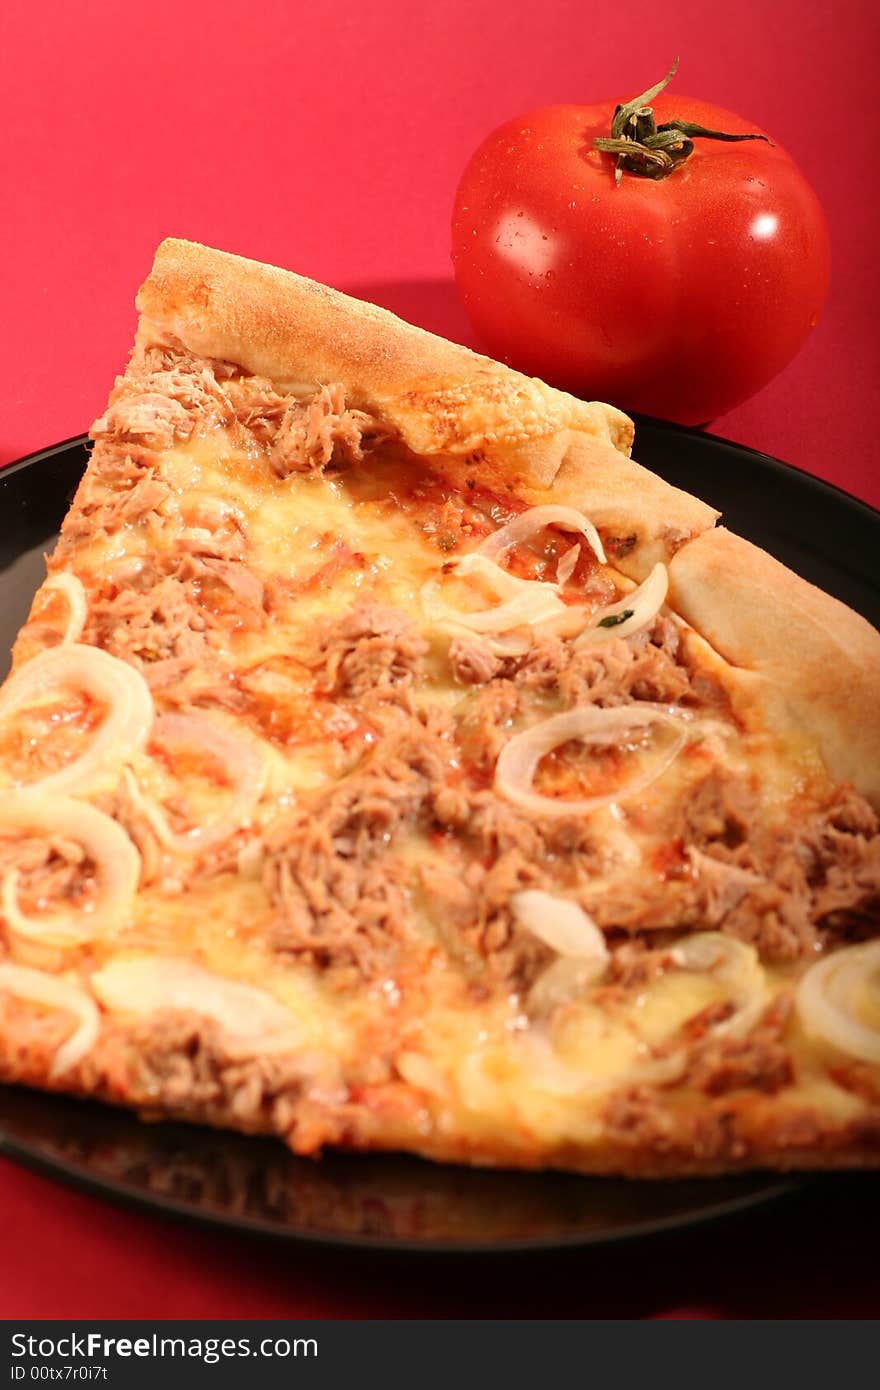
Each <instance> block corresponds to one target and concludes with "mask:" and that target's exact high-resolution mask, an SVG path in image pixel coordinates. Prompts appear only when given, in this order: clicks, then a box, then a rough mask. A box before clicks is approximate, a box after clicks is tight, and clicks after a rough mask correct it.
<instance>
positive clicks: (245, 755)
mask: <svg viewBox="0 0 880 1390" xmlns="http://www.w3.org/2000/svg"><path fill="white" fill-rule="evenodd" d="M152 738H153V741H154V742H157V743H161V744H163V745H164V746H165V747H167V748H172V749H173V748H190V749H192V748H195V749H197V750H198V751H199V752H200V753H208V754H210V755H211V756H212V757H214V758H215V759H216V760H217V762H218V763H220V764H221V766H222V767H223V768H224V770H225V771H226V772H227V773H228V775H229V779H230V781H231V783H232V796H231V798H230V801H229V805H228V806H227V807H226V809H225V810H224V811H221V812H219V813H218V814H217V815H215V816H212V817H211V819H210V820H208V821H206V822H205V823H204V824H202V825H196V826H193V828H192V829H191V830H187V831H185V832H184V833H182V834H179V833H177V832H175V831H173V830H172V829H171V827H170V825H169V824H168V818H167V816H166V815H165V812H164V811H163V810H162V808H161V806H159V805H158V803H157V802H156V801H155V800H153V798H152V797H149V796H147V795H146V793H144V792H143V791H141V789H140V787H139V786H138V784H137V782H136V781H135V779H134V777H133V776H132V774H131V772H130V771H128V770H126V773H125V774H124V775H125V781H126V786H127V788H128V792H129V795H130V797H131V799H132V801H133V802H134V803H135V805H136V806H137V807H138V808H139V809H140V811H141V812H142V813H143V815H144V816H145V818H146V819H147V820H148V821H149V823H150V825H151V826H152V828H153V830H154V831H155V833H156V838H157V839H158V840H159V841H160V842H161V843H162V844H163V845H165V847H166V848H167V849H170V850H173V851H174V852H175V853H176V854H198V853H200V852H201V851H202V850H203V849H207V848H208V847H209V846H210V845H218V844H221V843H222V842H223V841H224V840H228V839H229V838H230V836H232V835H234V834H235V832H236V831H237V830H240V829H241V828H242V826H243V825H245V824H247V822H248V820H249V819H250V816H251V815H252V813H253V811H254V809H255V807H256V805H257V803H258V802H259V800H260V797H261V796H262V794H263V789H264V787H265V785H266V775H267V766H266V759H265V757H264V756H263V753H262V751H261V749H260V748H258V747H257V745H256V744H254V743H251V742H250V740H248V739H246V738H245V737H244V736H243V735H241V734H239V733H232V732H230V730H228V729H224V728H222V727H221V726H220V725H219V724H216V723H214V721H213V720H211V719H208V718H207V717H206V716H205V715H201V714H163V715H160V717H159V718H158V719H157V720H156V723H155V726H154V728H153V734H152Z"/></svg>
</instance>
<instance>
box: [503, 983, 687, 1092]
mask: <svg viewBox="0 0 880 1390" xmlns="http://www.w3.org/2000/svg"><path fill="white" fill-rule="evenodd" d="M559 964H562V962H561V961H560V962H559ZM523 1045H524V1046H525V1047H526V1048H527V1050H528V1055H529V1062H528V1066H529V1073H530V1075H531V1076H532V1077H539V1078H540V1083H541V1090H543V1091H546V1092H547V1093H548V1094H549V1095H552V1096H578V1095H582V1096H585V1097H586V1096H593V1095H601V1094H602V1093H603V1092H606V1091H626V1090H629V1088H630V1087H632V1086H669V1085H672V1084H674V1083H675V1082H676V1081H678V1080H679V1079H680V1078H681V1077H682V1076H683V1075H684V1072H685V1069H686V1064H687V1059H686V1057H685V1056H684V1054H683V1053H671V1054H668V1055H667V1056H665V1057H652V1056H647V1057H645V1058H644V1060H641V1061H636V1062H633V1063H632V1065H631V1066H629V1067H626V1068H625V1069H624V1070H623V1071H621V1072H618V1073H617V1074H616V1075H615V1074H611V1075H609V1076H589V1075H587V1076H585V1075H584V1074H583V1072H581V1071H579V1070H578V1069H577V1068H576V1067H573V1066H571V1065H570V1063H568V1062H565V1061H563V1059H562V1058H561V1057H560V1056H559V1055H558V1054H557V1052H556V1050H555V1048H554V1046H553V1044H552V1042H551V1041H550V1039H549V1038H548V1037H547V1036H546V1035H545V1034H543V1033H537V1032H533V1033H530V1034H527V1035H525V1037H524V1040H523ZM645 1050H646V1051H647V1049H645ZM477 1055H478V1054H477Z"/></svg>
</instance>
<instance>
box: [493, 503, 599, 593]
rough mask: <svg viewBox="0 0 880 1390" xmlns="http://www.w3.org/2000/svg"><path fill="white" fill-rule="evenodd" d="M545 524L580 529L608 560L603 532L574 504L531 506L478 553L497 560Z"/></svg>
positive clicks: (496, 533)
mask: <svg viewBox="0 0 880 1390" xmlns="http://www.w3.org/2000/svg"><path fill="white" fill-rule="evenodd" d="M545 526H558V527H559V528H560V530H562V531H577V532H579V533H580V535H582V536H583V538H584V540H585V541H586V542H587V545H588V546H589V547H590V549H591V550H592V552H593V554H594V555H595V557H596V559H597V560H598V561H599V564H600V565H604V564H606V563H607V561H606V559H605V551H604V550H603V549H602V542H601V540H600V539H599V532H598V531H597V530H596V528H595V526H594V525H593V523H592V521H590V520H589V519H588V518H587V517H585V516H584V514H583V512H579V511H576V510H575V508H574V507H561V506H557V505H554V504H553V503H550V504H548V505H546V506H541V507H529V509H528V511H525V512H520V514H519V516H515V517H514V518H513V520H512V521H509V522H508V523H507V525H506V526H502V527H501V528H500V530H498V531H494V532H493V533H492V535H491V536H487V537H486V539H485V540H484V541H483V543H482V545H481V546H480V547H479V549H478V551H477V554H478V555H485V556H486V557H487V559H489V560H497V559H498V558H499V556H501V555H504V554H505V552H506V551H508V550H510V549H512V547H513V546H515V545H521V544H522V542H523V541H525V540H528V539H529V537H530V536H533V535H534V534H535V532H536V531H542V530H543V529H544V527H545ZM572 568H573V566H572ZM560 582H564V581H560Z"/></svg>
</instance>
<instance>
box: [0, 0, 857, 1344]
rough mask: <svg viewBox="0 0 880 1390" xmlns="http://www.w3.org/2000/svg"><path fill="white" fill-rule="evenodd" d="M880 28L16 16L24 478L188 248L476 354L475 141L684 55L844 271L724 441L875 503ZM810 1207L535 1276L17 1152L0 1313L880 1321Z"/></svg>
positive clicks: (820, 1213)
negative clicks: (816, 217)
mask: <svg viewBox="0 0 880 1390" xmlns="http://www.w3.org/2000/svg"><path fill="white" fill-rule="evenodd" d="M878 30H880V20H878V12H877V7H876V5H874V4H873V3H872V0H813V3H809V0H740V3H739V4H738V5H736V6H727V7H723V8H722V7H720V6H708V5H706V4H705V3H703V0H678V3H677V4H676V5H675V6H674V7H673V11H672V12H671V14H670V11H669V10H668V8H667V7H663V6H661V5H658V4H656V3H652V4H645V3H642V0H631V3H629V4H627V5H625V6H623V5H616V4H612V3H611V0H595V2H594V3H590V4H584V0H542V3H541V4H516V3H515V0H507V3H501V0H446V3H444V4H437V5H435V6H433V7H426V8H424V9H423V8H421V7H416V6H413V5H412V4H411V3H408V2H407V3H404V0H376V3H374V4H373V5H370V6H366V5H363V4H361V3H359V2H358V0H334V3H333V4H332V5H331V4H327V3H325V0H311V3H309V4H307V5H306V4H300V3H294V2H293V0H290V2H288V3H284V0H260V3H259V4H236V5H235V6H231V5H230V6H224V5H222V4H217V3H216V0H215V3H213V4H210V5H209V4H208V3H206V0H188V3H181V0H153V3H152V4H151V5H150V6H148V7H147V6H128V5H120V4H119V3H118V0H91V3H84V0H79V3H77V2H76V0H67V3H64V0H44V3H43V4H41V5H35V4H34V3H33V0H4V3H3V4H2V6H0V68H2V80H0V237H2V256H0V325H2V327H0V382H2V387H0V399H2V410H0V462H9V461H10V460H11V459H14V458H17V457H19V456H20V455H21V454H24V453H26V452H28V451H30V450H33V449H37V448H39V447H41V446H43V445H45V444H48V443H52V442H54V441H55V440H57V439H62V438H65V437H67V436H69V435H72V434H76V433H79V432H80V431H82V430H84V429H86V428H87V427H88V425H89V424H90V422H91V420H92V419H93V418H94V416H95V415H97V414H98V413H99V411H100V410H101V408H102V405H103V402H104V400H105V397H106V394H107V390H108V387H109V384H110V382H111V381H112V378H113V376H114V374H115V372H116V371H117V370H119V369H120V367H121V365H122V364H123V362H124V359H125V355H126V353H127V351H128V348H129V346H130V342H131V337H132V333H133V328H134V311H133V304H132V301H133V296H134V292H135V289H136V287H137V285H138V284H139V283H140V281H141V280H142V279H143V278H144V275H145V274H146V271H147V269H148V267H149V263H150V260H151V257H152V253H153V250H154V249H155V246H156V244H157V243H158V241H160V240H161V238H162V237H163V236H166V235H169V234H173V235H178V236H185V237H191V238H194V239H196V240H201V241H205V242H207V243H209V244H212V245H215V246H220V247H223V248H225V249H227V250H231V251H238V252H241V253H243V254H246V255H251V256H254V257H256V258H257V259H262V260H268V261H273V262H275V263H277V264H279V265H286V266H290V267H291V268H293V269H296V270H299V271H301V272H304V273H305V274H308V275H311V276H314V277H315V278H317V279H320V280H325V281H327V282H329V283H330V284H333V285H336V286H338V287H340V288H343V289H346V290H349V291H352V292H354V293H356V294H360V295H362V296H363V297H365V298H373V299H375V300H377V301H378V302H381V303H385V304H387V305H388V306H389V307H391V308H393V309H395V310H397V311H398V312H399V313H402V314H403V315H404V316H405V317H409V318H411V319H412V320H413V321H415V322H418V323H422V324H424V325H425V326H427V327H429V328H433V329H435V330H436V331H439V332H442V333H445V334H447V335H448V336H450V337H454V338H459V339H460V340H462V341H468V342H471V343H473V342H474V339H473V337H472V334H471V331H470V329H469V327H468V324H467V322H466V320H465V318H464V316H463V314H462V312H461V310H460V309H459V307H458V305H457V303H456V300H455V295H454V290H453V287H452V282H451V277H450V266H449V235H448V225H449V216H450V209H451V203H452V197H453V193H454V189H455V184H456V180H457V177H458V174H459V173H460V171H461V169H462V167H463V165H464V163H465V161H466V160H467V158H468V156H469V155H470V153H471V152H472V150H473V149H474V148H475V146H476V145H477V144H478V142H479V141H480V140H481V139H482V137H483V136H484V135H485V134H486V133H488V131H489V130H490V129H492V128H493V126H495V125H497V124H500V123H501V122H502V121H503V120H505V119H506V118H508V117H509V116H512V115H515V114H516V112H517V111H519V110H525V109H528V108H530V107H534V106H538V105H541V104H543V103H552V102H560V101H562V102H567V101H578V100H594V99H597V98H603V97H606V96H609V95H622V96H632V95H633V94H634V93H635V92H637V91H639V90H643V89H644V88H645V87H646V86H647V85H649V84H650V83H651V82H652V81H654V80H656V78H658V77H659V76H660V75H661V74H662V73H663V72H664V71H665V70H666V69H667V67H668V66H669V63H670V61H671V58H672V57H673V56H674V53H675V52H680V54H681V60H682V61H681V71H680V76H679V78H678V79H677V88H678V90H679V91H680V92H682V93H688V94H689V95H693V96H700V97H706V98H710V99H712V100H714V101H716V102H718V103H719V104H720V105H722V106H726V107H729V108H731V109H733V110H736V111H739V112H741V113H742V114H743V115H744V116H746V117H748V118H749V119H750V120H751V121H754V122H755V123H756V124H758V125H760V126H762V127H763V128H765V129H767V130H769V131H771V132H772V133H773V134H774V135H775V136H776V137H777V139H778V140H779V142H780V143H781V144H783V145H784V146H786V147H787V148H788V150H789V151H790V152H791V153H792V155H793V156H794V157H795V159H796V160H797V162H798V163H799V164H800V166H801V168H802V169H803V171H804V173H805V174H806V175H807V177H808V178H809V179H810V181H811V182H812V183H813V185H814V187H815V188H816V190H817V192H818V194H819V197H820V199H821V201H822V203H823V205H824V207H825V210H826V213H827V216H828V220H829V224H830V229H831V237H832V248H833V257H834V270H833V275H832V285H831V293H830V298H829V302H828V305H827V308H826V311H825V314H824V317H823V319H822V322H821V323H820V325H819V327H818V328H817V329H816V331H815V332H814V334H813V335H812V337H811V339H810V340H809V342H808V343H807V345H806V347H805V348H804V349H803V351H802V352H801V354H800V356H799V357H798V358H797V359H796V361H795V362H794V363H793V364H792V365H791V366H790V367H789V368H788V369H787V370H786V371H785V372H783V374H782V375H781V376H780V377H779V378H777V380H776V381H775V382H773V383H772V384H771V385H770V386H769V387H767V388H766V389H765V390H764V391H763V392H761V393H760V394H759V395H758V396H756V397H755V398H754V399H753V400H752V401H750V402H748V403H747V404H746V405H744V406H742V407H740V408H739V409H737V410H736V411H733V412H731V413H730V414H729V415H727V416H726V417H724V418H722V419H720V420H717V421H716V422H715V424H714V427H713V428H714V430H715V432H716V433H719V434H724V435H727V436H728V437H729V438H732V439H736V440H740V441H742V442H744V443H747V444H749V445H751V446H753V447H755V448H759V449H763V450H766V451H767V452H769V453H773V454H775V455H777V456H778V457H781V458H783V459H785V460H787V461H788V462H790V463H793V464H795V465H797V466H798V467H800V468H804V469H807V470H809V471H811V472H813V473H816V474H818V475H820V476H821V477H824V478H827V479H829V480H830V481H832V482H835V483H837V484H838V485H839V486H841V487H844V488H846V489H848V490H849V491H851V492H854V493H855V494H856V495H858V496H860V497H862V498H864V499H865V500H867V501H869V502H872V503H873V504H875V505H880V479H878V476H877V470H876V467H875V465H876V460H877V456H878V444H877V439H876V430H875V427H874V422H873V420H872V419H871V416H870V411H871V409H872V407H873V406H874V405H875V404H876V401H877V391H876V386H875V383H876V380H877V374H878V366H880V362H878V349H877V330H876V322H875V316H876V309H877V304H878V302H880V295H878V290H880V269H878V257H877V252H876V245H877V216H876V204H877V200H876V194H875V193H874V192H873V176H872V175H871V174H870V170H871V169H872V168H873V166H874V164H875V162H876V151H875V149H874V145H875V143H876V142H875V139H874V135H873V133H872V129H873V125H872V122H871V120H869V119H866V118H864V117H863V116H861V115H860V114H859V113H860V111H870V109H871V105H872V103H875V102H876V98H877V95H878V92H877V85H878V84H877V79H876V71H877V55H878V37H880V34H878ZM636 452H638V450H636ZM826 1191H827V1190H826V1189H824V1188H823V1193H826ZM805 1200H806V1206H804V1204H803V1203H799V1204H797V1206H796V1207H789V1208H787V1210H780V1211H778V1212H772V1211H770V1210H769V1209H768V1210H767V1211H765V1212H763V1213H760V1214H758V1213H756V1214H753V1215H752V1216H750V1217H748V1218H745V1217H743V1218H741V1219H740V1221H739V1223H736V1224H734V1225H733V1226H730V1225H728V1226H726V1227H724V1228H719V1229H718V1231H717V1232H716V1233H715V1234H714V1235H712V1236H711V1237H709V1236H706V1235H702V1236H698V1235H694V1236H689V1237H680V1238H674V1239H670V1238H664V1240H663V1241H660V1242H653V1243H651V1244H649V1245H645V1246H642V1247H639V1248H629V1249H625V1248H621V1249H620V1250H617V1251H614V1252H613V1254H611V1255H608V1256H603V1257H602V1258H601V1259H597V1258H596V1257H595V1256H584V1257H566V1258H565V1259H560V1258H558V1257H557V1258H555V1259H553V1260H550V1261H547V1260H543V1261H541V1262H539V1264H535V1263H534V1262H532V1263H531V1264H528V1263H524V1262H523V1261H516V1262H514V1265H513V1266H507V1267H505V1268H504V1269H499V1268H498V1266H493V1267H491V1277H488V1270H486V1272H484V1273H483V1274H480V1273H479V1272H478V1271H479V1268H480V1267H477V1272H473V1271H471V1272H470V1273H468V1269H469V1267H468V1266H466V1265H464V1264H463V1263H462V1262H461V1261H457V1262H455V1264H448V1263H446V1264H443V1265H442V1266H438V1267H432V1266H429V1265H427V1264H425V1263H420V1264H417V1265H410V1266H405V1265H401V1264H398V1265H396V1266H388V1265H387V1263H379V1264H377V1263H376V1262H375V1261H373V1262H372V1263H371V1262H370V1261H364V1260H362V1259H355V1258H353V1257H351V1256H345V1255H334V1254H332V1253H327V1252H325V1253H322V1254H321V1255H316V1254H314V1253H310V1252H306V1251H297V1250H286V1249H285V1250H282V1249H280V1248H278V1247H267V1246H264V1245H261V1244H259V1243H257V1242H255V1241H252V1240H243V1239H238V1238H236V1237H234V1236H226V1235H219V1234H216V1233H210V1234H205V1233H201V1232H194V1231H193V1230H191V1229H185V1228H180V1227H176V1226H174V1225H171V1224H169V1223H166V1222H165V1221H162V1220H160V1219H159V1218H154V1217H151V1216H145V1215H142V1214H132V1213H122V1212H120V1211H118V1210H116V1209H114V1208H112V1207H108V1206H105V1205H103V1204H102V1203H101V1202H99V1201H97V1200H96V1199H93V1198H90V1197H84V1196H81V1195H77V1194H73V1193H70V1192H68V1191H66V1190H65V1189H63V1188H60V1187H58V1186H56V1185H54V1184H53V1183H52V1182H50V1181H48V1180H47V1179H44V1178H37V1177H34V1176H32V1175H30V1174H27V1173H24V1172H23V1171H22V1170H20V1169H18V1168H16V1167H14V1166H13V1165H12V1164H9V1163H7V1162H4V1163H2V1165H0V1201H2V1202H3V1203H4V1206H5V1213H4V1224H5V1226H6V1240H5V1241H4V1248H5V1251H6V1257H5V1258H4V1260H3V1270H2V1272H0V1281H3V1282H5V1283H6V1287H5V1288H2V1290H0V1292H2V1298H0V1314H2V1315H4V1316H7V1317H13V1316H15V1317H22V1316H29V1315H30V1316H40V1315H42V1316H71V1317H73V1316H86V1315H88V1316H92V1317H94V1316H96V1315H104V1316H108V1317H111V1316H126V1315H127V1316H145V1317H158V1316H166V1317H174V1316H186V1315H204V1316H210V1315H214V1316H220V1317H222V1316H233V1315H239V1316H259V1315H261V1314H266V1315H288V1316H293V1315H297V1314H302V1315H313V1316H315V1315H317V1316H324V1317H335V1316H343V1315H349V1316H369V1317H376V1316H382V1315H387V1316H394V1315H395V1314H397V1315H404V1316H455V1315H466V1316H467V1315H470V1316H479V1315H481V1314H482V1313H487V1314H492V1315H494V1316H509V1317H520V1316H527V1315H530V1314H532V1315H534V1314H543V1315H545V1316H554V1315H556V1316H565V1317H576V1316H591V1315H603V1316H608V1315H610V1316H614V1315H617V1316H644V1315H649V1314H651V1313H663V1312H664V1311H665V1312H667V1313H668V1312H673V1313H675V1312H676V1310H679V1311H680V1310H682V1309H684V1310H685V1312H687V1311H688V1310H690V1312H691V1313H694V1312H695V1313H696V1314H697V1315H700V1314H701V1313H702V1314H703V1315H707V1316H719V1315H720V1316H723V1315H725V1314H726V1315H732V1316H735V1315H737V1314H738V1313H740V1314H741V1313H743V1312H747V1313H751V1314H752V1315H758V1316H761V1315H762V1314H763V1315H765V1316H772V1315H783V1316H803V1315H805V1314H813V1315H818V1314H821V1313H823V1312H825V1313H826V1314H828V1313H838V1314H840V1313H845V1312H847V1311H849V1312H851V1313H852V1314H853V1315H856V1316H858V1315H867V1314H868V1313H870V1312H876V1311H877V1306H878V1300H876V1298H875V1290H874V1289H872V1287H871V1275H870V1273H869V1271H871V1270H872V1269H873V1267H874V1258H873V1255H872V1253H871V1250H872V1241H871V1232H870V1231H869V1230H866V1229H865V1227H866V1225H867V1226H870V1225H871V1223H872V1222H873V1227H874V1234H875V1236H876V1234H877V1226H878V1220H877V1211H876V1210H875V1211H873V1212H869V1213H864V1211H863V1210H861V1208H858V1210H859V1216H858V1223H859V1226H860V1227H861V1228H862V1229H861V1239H860V1240H859V1242H858V1244H859V1246H860V1247H861V1249H863V1250H865V1251H866V1252H867V1254H866V1255H865V1256H859V1254H858V1251H856V1252H855V1254H853V1253H851V1252H850V1250H849V1246H850V1244H851V1237H852V1234H853V1229H852V1224H851V1223H854V1222H855V1219H856V1216H855V1213H856V1210H857V1207H856V1206H855V1205H854V1204H853V1199H852V1198H848V1197H847V1194H846V1180H845V1179H841V1180H840V1185H839V1187H837V1188H835V1189H833V1195H832V1196H831V1197H830V1198H829V1197H828V1196H827V1195H822V1196H821V1197H817V1196H815V1195H814V1196H813V1197H812V1198H808V1199H805ZM848 1201H849V1202H850V1206H849V1207H847V1202H848ZM844 1229H845V1230H846V1231H848V1233H849V1238H848V1239H846V1240H845V1239H844V1235H843V1233H842V1232H843V1230H844ZM835 1242H836V1244H835ZM832 1247H833V1249H834V1250H836V1251H837V1254H838V1255H839V1257H840V1258H839V1261H832V1262H831V1263H832V1264H833V1263H836V1264H837V1269H836V1274H835V1278H834V1280H833V1281H829V1283H828V1285H827V1286H826V1283H825V1280H824V1279H818V1281H817V1282H815V1284H814V1286H813V1288H812V1290H810V1289H809V1288H808V1286H807V1283H806V1282H805V1281H806V1280H807V1278H808V1276H807V1275H806V1274H805V1271H809V1270H811V1269H815V1260H816V1256H817V1253H818V1252H819V1251H822V1252H823V1255H822V1258H823V1262H825V1264H826V1267H830V1265H829V1264H828V1261H829V1255H828V1251H829V1249H831V1248H832ZM12 1250H14V1251H15V1258H14V1260H13V1259H10V1258H9V1254H10V1252H11V1251H12ZM483 1268H484V1270H485V1268H486V1267H483ZM13 1271H14V1275H13ZM603 1271H604V1273H603ZM811 1282H812V1281H811ZM554 1309H556V1313H555V1314H554Z"/></svg>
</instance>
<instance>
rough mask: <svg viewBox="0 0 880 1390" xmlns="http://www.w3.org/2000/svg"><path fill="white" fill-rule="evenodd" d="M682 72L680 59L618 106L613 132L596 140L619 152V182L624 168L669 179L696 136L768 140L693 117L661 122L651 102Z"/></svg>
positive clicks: (646, 176)
mask: <svg viewBox="0 0 880 1390" xmlns="http://www.w3.org/2000/svg"><path fill="white" fill-rule="evenodd" d="M677 72H678V59H677V58H676V60H675V62H674V63H673V64H672V67H671V68H670V69H669V71H668V73H667V74H666V76H665V77H664V78H663V79H662V81H660V82H658V83H656V85H655V86H653V87H649V88H648V90H647V91H646V92H642V94H641V96H637V97H633V99H632V101H628V102H626V103H625V104H624V105H622V106H618V107H617V108H616V110H615V112H614V119H613V120H612V122H611V135H610V136H607V135H600V136H598V137H597V138H596V139H595V140H594V141H593V146H594V148H595V149H597V150H602V151H603V152H604V153H605V154H616V155H617V167H616V169H615V171H614V180H615V183H618V184H619V183H620V181H621V179H622V177H623V172H624V170H626V172H627V173H629V174H638V175H639V177H640V178H643V179H665V178H668V177H669V175H670V174H672V173H674V172H675V170H676V169H678V168H680V166H681V165H682V164H684V163H685V161H686V160H688V159H690V157H691V155H692V154H693V152H694V139H695V138H696V139H705V140H766V141H767V144H768V145H772V143H773V141H772V140H769V139H768V138H767V136H766V135H758V134H754V135H729V134H727V132H726V131H723V130H708V129H707V128H706V127H705V126H702V125H694V123H693V122H692V121H679V120H675V119H673V120H671V121H665V122H664V123H663V125H657V123H656V121H655V120H654V112H653V110H652V109H651V107H650V106H649V105H648V102H650V101H653V100H654V98H655V97H656V96H659V94H660V92H662V91H663V88H664V87H666V86H668V85H669V83H670V82H671V81H672V79H673V77H674V76H675V74H676V73H677Z"/></svg>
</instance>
